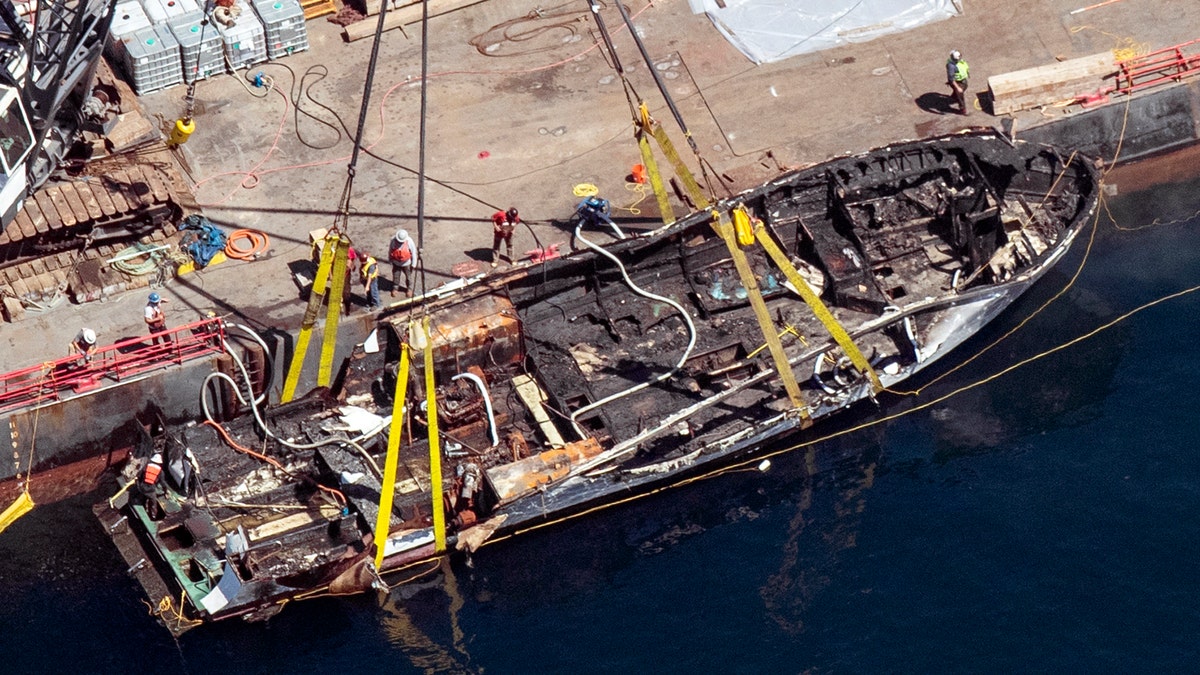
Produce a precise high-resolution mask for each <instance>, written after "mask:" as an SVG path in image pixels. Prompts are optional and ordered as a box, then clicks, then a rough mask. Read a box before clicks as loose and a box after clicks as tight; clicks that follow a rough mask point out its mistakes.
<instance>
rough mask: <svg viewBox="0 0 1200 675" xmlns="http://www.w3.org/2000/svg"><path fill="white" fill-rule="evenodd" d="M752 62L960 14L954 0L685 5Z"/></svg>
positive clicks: (735, 0) (743, 0) (698, 0)
mask: <svg viewBox="0 0 1200 675" xmlns="http://www.w3.org/2000/svg"><path fill="white" fill-rule="evenodd" d="M688 2H689V4H690V6H691V8H692V11H693V12H696V13H699V12H704V13H706V14H708V18H709V19H711V20H712V22H713V24H714V25H715V26H716V27H717V30H719V31H721V34H723V35H724V36H725V38H726V39H727V40H729V41H730V42H731V43H732V44H733V46H735V47H737V48H738V49H739V50H740V51H741V52H742V53H743V54H745V55H746V56H747V57H748V58H749V59H750V60H751V61H754V62H755V63H770V62H772V61H781V60H783V59H786V58H788V57H789V56H796V55H797V54H807V53H809V52H815V51H820V50H822V49H829V48H831V47H837V46H838V45H842V44H846V43H847V42H867V41H868V40H874V39H875V38H877V37H880V36H882V35H887V34H888V33H899V32H901V31H906V30H910V29H912V28H916V27H917V26H920V25H922V24H927V23H933V22H934V21H941V20H942V19H948V18H950V17H952V16H957V15H958V14H961V13H962V9H961V8H960V7H958V6H957V5H958V2H957V1H956V0H720V4H721V5H724V7H722V6H719V5H718V4H717V3H718V0H688Z"/></svg>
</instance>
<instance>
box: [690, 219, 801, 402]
mask: <svg viewBox="0 0 1200 675" xmlns="http://www.w3.org/2000/svg"><path fill="white" fill-rule="evenodd" d="M713 216H714V218H713V223H712V226H713V229H714V230H716V232H717V234H718V235H720V237H721V239H723V240H724V241H725V246H726V247H727V248H728V249H729V255H730V257H732V258H733V265H734V267H736V268H737V273H738V276H739V277H741V280H742V286H744V287H745V288H746V292H747V294H748V297H749V298H750V306H751V307H752V308H754V317H755V318H756V319H758V327H759V328H760V329H761V330H762V334H763V337H764V338H766V340H767V347H768V348H769V349H770V350H771V358H773V359H774V360H775V370H777V371H778V372H779V378H780V379H781V380H783V388H784V390H785V391H787V395H788V399H790V400H791V402H792V406H793V407H795V408H796V409H797V410H799V411H800V414H801V416H802V417H803V418H804V419H806V420H807V419H808V417H809V415H808V405H807V404H806V403H805V402H804V398H803V397H802V396H801V395H800V385H799V384H797V383H796V375H795V373H793V372H792V365H791V364H790V363H788V358H787V354H786V353H785V352H784V351H783V342H782V341H781V340H780V339H779V335H778V334H777V333H776V332H775V324H774V322H772V321H771V313H770V311H769V310H768V309H767V303H766V301H765V300H763V297H762V293H760V292H759V290H758V280H757V279H755V278H754V270H752V269H751V268H750V261H749V260H747V259H746V254H745V253H744V252H743V251H742V249H741V247H740V246H738V243H737V239H736V234H735V233H734V227H733V224H731V223H730V222H729V220H727V219H726V218H725V215H724V214H723V213H720V212H714V213H713Z"/></svg>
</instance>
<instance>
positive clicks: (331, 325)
mask: <svg viewBox="0 0 1200 675" xmlns="http://www.w3.org/2000/svg"><path fill="white" fill-rule="evenodd" d="M349 250H350V242H349V240H348V239H346V238H345V237H337V238H336V239H335V238H332V237H331V238H329V239H326V241H325V250H324V251H323V252H322V253H321V261H320V263H319V264H318V265H317V276H316V277H315V278H314V279H313V285H312V290H311V291H310V292H309V294H308V307H306V308H305V310H304V318H303V319H302V320H301V322H300V335H299V336H298V337H297V338H296V350H295V353H294V354H293V355H292V363H291V366H290V367H289V368H288V374H287V379H286V380H284V383H283V393H282V394H281V395H280V397H279V401H280V403H287V402H288V401H290V400H292V399H293V398H295V396H296V386H297V385H298V384H299V382H300V371H301V370H303V368H304V358H305V356H306V355H307V353H308V343H309V340H311V339H312V330H313V326H315V325H316V323H317V313H318V312H319V311H320V310H321V302H322V301H324V299H325V297H326V295H327V294H326V293H325V291H326V286H327V285H328V284H329V283H330V281H332V284H333V288H332V289H330V293H329V294H328V297H329V311H327V312H326V321H325V324H326V325H325V339H324V341H323V342H322V348H321V349H322V352H321V366H320V368H321V369H320V371H318V375H317V384H318V385H322V386H323V385H327V384H329V380H330V376H329V374H330V373H331V372H332V364H333V349H334V347H335V346H336V343H337V321H338V317H340V316H341V305H342V287H343V286H344V285H345V283H346V256H347V254H348V252H349ZM339 261H340V263H341V264H340V267H339V265H338V264H337V263H338V262H339ZM339 269H340V272H339V271H338V270H339ZM331 271H332V272H333V276H332V279H331V277H330V272H331ZM327 364H328V365H327Z"/></svg>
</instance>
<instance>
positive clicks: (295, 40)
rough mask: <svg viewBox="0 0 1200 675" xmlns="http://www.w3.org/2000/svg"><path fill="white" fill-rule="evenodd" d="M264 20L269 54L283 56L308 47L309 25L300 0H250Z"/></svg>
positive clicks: (273, 56)
mask: <svg viewBox="0 0 1200 675" xmlns="http://www.w3.org/2000/svg"><path fill="white" fill-rule="evenodd" d="M250 1H251V4H252V5H253V6H254V11H255V12H257V13H258V16H259V18H260V19H262V22H263V28H264V31H265V36H266V40H267V56H268V57H270V58H272V59H278V58H282V57H284V56H287V55H289V54H291V53H293V52H302V51H304V50H306V49H308V27H307V24H306V23H305V20H304V8H303V7H301V6H300V0H250Z"/></svg>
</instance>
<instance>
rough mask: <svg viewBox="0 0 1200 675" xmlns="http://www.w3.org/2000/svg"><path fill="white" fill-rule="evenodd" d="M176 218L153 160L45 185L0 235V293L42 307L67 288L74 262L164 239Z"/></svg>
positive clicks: (167, 185) (172, 197)
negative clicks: (128, 246)
mask: <svg viewBox="0 0 1200 675" xmlns="http://www.w3.org/2000/svg"><path fill="white" fill-rule="evenodd" d="M97 168H98V167H97ZM181 216H182V208H181V206H180V200H179V199H178V197H177V196H176V193H175V191H174V190H173V189H172V187H171V181H170V178H169V175H168V174H167V172H166V171H164V169H163V168H162V167H160V166H158V165H157V164H155V163H136V162H123V163H121V164H119V165H109V166H106V167H104V168H103V173H102V174H99V173H98V174H97V175H86V176H79V177H76V178H73V179H71V180H65V181H58V182H52V183H48V184H46V185H45V186H43V187H42V188H41V189H39V190H38V191H37V192H36V193H34V195H33V196H32V197H30V198H28V199H26V201H25V204H24V206H23V208H22V209H21V211H20V212H18V214H17V216H16V218H14V219H13V221H12V222H11V223H10V224H9V225H8V227H7V228H5V230H4V232H3V233H0V295H5V296H9V297H13V298H17V299H19V300H21V301H23V302H27V303H28V302H34V303H39V302H46V301H47V300H48V299H49V298H51V297H52V296H54V295H56V294H58V293H61V292H63V291H65V290H66V289H67V287H68V285H69V284H70V277H71V273H72V270H73V269H74V268H75V267H76V266H78V265H79V264H80V263H81V262H85V261H90V260H95V259H98V258H101V257H109V256H111V255H113V254H114V253H115V252H117V251H118V250H119V249H120V248H123V247H124V246H125V245H127V244H130V243H133V242H136V241H147V242H164V241H166V240H167V238H168V237H171V236H173V235H174V234H175V233H176V229H175V224H176V223H178V222H179V221H180V218H181ZM77 300H78V299H77Z"/></svg>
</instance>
